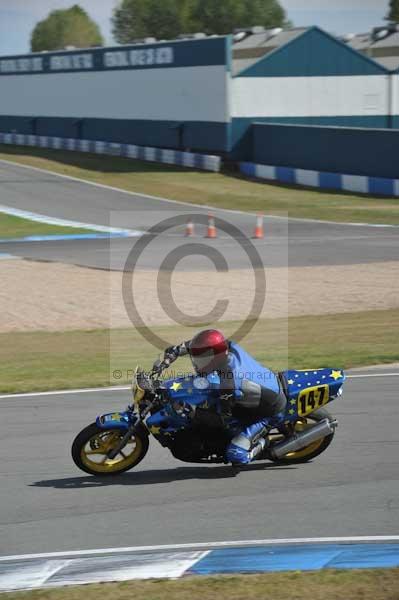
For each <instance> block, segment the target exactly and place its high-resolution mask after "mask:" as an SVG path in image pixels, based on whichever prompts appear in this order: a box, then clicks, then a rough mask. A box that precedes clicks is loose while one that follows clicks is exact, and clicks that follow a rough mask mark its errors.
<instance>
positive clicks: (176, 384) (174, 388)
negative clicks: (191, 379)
mask: <svg viewBox="0 0 399 600" xmlns="http://www.w3.org/2000/svg"><path fill="white" fill-rule="evenodd" d="M180 388H181V383H178V382H177V381H175V382H174V383H173V385H171V386H170V389H171V390H173V391H174V392H177V390H180Z"/></svg>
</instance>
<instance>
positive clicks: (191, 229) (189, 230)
mask: <svg viewBox="0 0 399 600" xmlns="http://www.w3.org/2000/svg"><path fill="white" fill-rule="evenodd" d="M184 235H185V236H186V237H192V236H193V235H194V223H193V222H192V220H191V219H189V220H188V221H187V224H186V233H185V234H184Z"/></svg>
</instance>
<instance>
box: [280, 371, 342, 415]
mask: <svg viewBox="0 0 399 600" xmlns="http://www.w3.org/2000/svg"><path fill="white" fill-rule="evenodd" d="M283 375H284V376H285V378H286V382H287V392H288V394H287V395H288V402H287V407H286V419H287V420H289V421H295V420H296V419H297V418H298V416H299V417H301V416H307V415H308V414H311V412H313V410H317V408H321V407H322V406H324V405H325V404H327V403H328V402H331V400H334V398H336V397H337V395H338V394H339V393H340V389H341V387H342V385H343V383H344V381H345V379H346V375H345V373H344V371H343V370H342V369H309V370H304V369H303V370H299V371H295V370H289V371H284V372H283ZM325 386H327V387H325ZM323 388H324V390H323ZM312 390H314V391H315V393H314V394H313V392H312ZM319 390H321V392H322V394H320V393H319ZM310 394H312V397H311V396H310Z"/></svg>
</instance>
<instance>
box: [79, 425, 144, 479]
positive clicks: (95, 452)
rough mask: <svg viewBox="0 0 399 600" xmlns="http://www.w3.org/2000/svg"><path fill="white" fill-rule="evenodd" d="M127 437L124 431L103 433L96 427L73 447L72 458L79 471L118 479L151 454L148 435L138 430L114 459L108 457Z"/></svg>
mask: <svg viewBox="0 0 399 600" xmlns="http://www.w3.org/2000/svg"><path fill="white" fill-rule="evenodd" d="M124 435H125V431H124V430H121V429H102V428H101V427H98V425H97V424H96V423H92V424H91V425H88V426H87V427H85V429H83V430H82V431H81V432H80V433H79V434H78V435H77V436H76V438H75V439H74V441H73V444H72V450H71V452H72V458H73V461H74V463H75V465H76V466H77V467H79V469H81V470H82V471H85V472H86V473H90V475H98V476H101V477H103V476H108V475H117V474H119V473H123V472H124V471H128V470H129V469H132V468H133V467H135V466H136V465H137V464H138V463H139V462H140V461H142V460H143V458H144V456H145V455H146V454H147V451H148V435H147V434H146V432H145V431H143V430H140V429H139V430H138V431H136V432H135V433H134V435H133V436H132V437H131V439H130V440H129V442H128V443H127V444H126V446H125V447H124V448H123V449H122V450H121V451H120V453H119V454H117V455H116V457H115V458H114V459H112V460H111V459H110V458H108V453H109V452H110V450H112V448H114V447H115V445H116V444H117V443H118V442H119V441H120V439H121V438H122V437H123V436H124Z"/></svg>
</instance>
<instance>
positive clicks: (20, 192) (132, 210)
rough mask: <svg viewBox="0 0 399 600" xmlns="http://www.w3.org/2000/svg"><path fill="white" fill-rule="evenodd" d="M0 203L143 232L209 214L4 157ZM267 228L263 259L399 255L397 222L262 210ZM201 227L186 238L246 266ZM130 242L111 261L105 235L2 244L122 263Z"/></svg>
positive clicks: (233, 219)
mask: <svg viewBox="0 0 399 600" xmlns="http://www.w3.org/2000/svg"><path fill="white" fill-rule="evenodd" d="M194 200H195V199H194ZM0 204H3V205H6V206H11V207H15V208H19V209H24V210H30V211H33V212H37V213H40V214H43V215H47V216H51V217H58V218H64V219H70V220H76V221H80V222H84V223H91V224H97V225H111V226H113V227H122V228H130V229H136V230H142V231H146V230H148V229H149V228H150V227H152V226H154V225H156V224H158V223H159V222H160V221H163V220H164V219H167V218H173V217H178V216H181V215H184V217H185V218H186V217H188V216H189V215H193V214H198V213H200V214H202V215H206V213H207V209H206V208H198V207H195V206H190V205H185V204H179V203H174V202H168V201H164V200H158V199H155V198H149V197H145V196H142V195H140V194H127V193H123V192H120V191H113V190H111V189H105V188H101V187H97V186H93V185H87V184H85V183H82V182H79V181H76V180H71V179H65V178H61V177H57V176H56V175H52V174H50V173H46V172H40V171H35V170H32V169H26V168H23V167H21V166H18V165H11V164H9V163H6V162H3V161H0ZM332 210H333V209H332ZM213 212H214V214H215V215H216V217H219V218H222V219H224V220H226V221H228V222H229V223H231V224H233V225H235V226H236V227H238V228H239V229H240V231H241V232H242V233H243V234H244V235H246V236H249V237H250V236H251V235H252V233H253V229H254V225H255V217H254V215H251V214H244V213H233V212H229V211H223V210H215V211H213ZM265 229H266V236H265V239H264V240H257V241H255V245H256V248H257V249H258V251H259V253H260V255H261V257H262V261H263V264H264V265H265V266H285V265H287V264H288V265H289V266H304V265H340V264H360V263H367V262H379V261H386V260H398V259H399V227H398V228H394V227H372V226H353V225H340V224H334V223H322V222H319V223H314V222H311V221H306V220H295V219H289V220H286V219H281V218H277V217H267V218H266V219H265ZM183 232H184V226H179V227H175V228H172V229H170V230H169V231H168V232H167V233H165V234H161V235H159V236H158V237H157V238H156V239H155V240H154V241H153V242H152V243H151V246H150V247H149V250H148V251H147V252H146V253H144V254H143V256H142V259H141V261H140V263H139V265H138V266H139V268H158V267H159V265H160V263H161V261H162V259H163V258H164V256H165V254H167V253H168V252H169V251H171V250H173V249H174V248H176V247H178V246H183V245H185V244H186V243H187V239H185V238H184V236H183ZM204 233H205V227H204V226H197V234H198V237H196V238H195V239H190V240H189V241H190V243H191V242H192V241H195V242H199V243H201V244H207V245H208V246H211V247H212V248H216V249H218V250H220V252H221V253H222V255H223V256H224V257H225V258H226V260H227V263H228V267H229V268H247V267H248V266H249V265H248V259H247V258H246V256H245V253H244V252H243V250H242V248H240V247H239V245H238V243H237V240H233V239H231V238H230V237H229V236H228V235H227V234H221V237H220V238H218V239H217V240H212V241H207V240H205V239H204V238H203V235H204ZM134 242H135V239H134V238H132V239H128V240H114V241H112V247H111V251H112V252H111V261H110V242H109V241H107V240H81V241H76V240H75V241H59V242H32V243H24V244H19V243H8V244H1V251H2V252H9V253H11V254H14V255H20V256H25V257H29V258H39V259H44V260H58V261H61V262H67V263H74V264H79V265H85V266H91V267H100V268H105V269H108V268H110V267H111V268H113V269H123V267H124V264H125V261H126V257H127V255H128V253H129V251H130V249H131V248H132V246H133V244H134ZM183 254H184V250H183ZM177 268H179V269H182V270H193V269H197V268H198V269H207V268H208V269H209V268H212V269H213V268H214V267H213V265H212V263H211V262H210V261H209V259H205V258H201V257H190V260H189V261H188V260H183V261H181V263H179V265H178V267H177Z"/></svg>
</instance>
